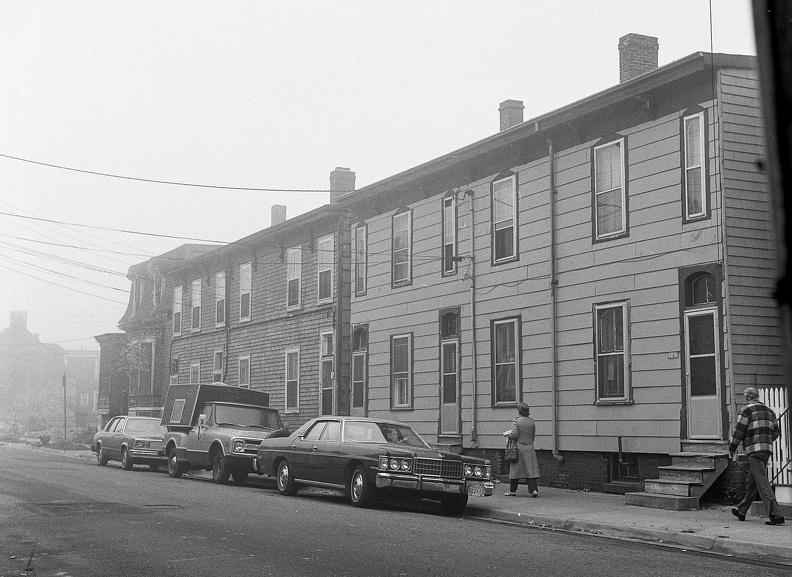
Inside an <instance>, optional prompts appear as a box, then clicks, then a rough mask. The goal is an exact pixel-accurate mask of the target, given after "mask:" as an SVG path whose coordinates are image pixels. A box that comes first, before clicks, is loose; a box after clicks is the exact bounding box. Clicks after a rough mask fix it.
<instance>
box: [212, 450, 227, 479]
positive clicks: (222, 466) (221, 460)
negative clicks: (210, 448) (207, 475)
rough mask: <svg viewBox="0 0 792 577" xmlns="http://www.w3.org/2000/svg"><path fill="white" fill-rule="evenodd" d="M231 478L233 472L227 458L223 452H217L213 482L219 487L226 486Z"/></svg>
mask: <svg viewBox="0 0 792 577" xmlns="http://www.w3.org/2000/svg"><path fill="white" fill-rule="evenodd" d="M230 477H231V470H230V469H229V467H228V463H227V462H226V458H225V456H224V455H223V452H222V451H217V452H216V453H215V455H214V459H212V482H213V483H217V484H218V485H225V484H226V483H228V479H229V478H230Z"/></svg>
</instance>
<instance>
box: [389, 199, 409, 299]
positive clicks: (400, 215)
mask: <svg viewBox="0 0 792 577" xmlns="http://www.w3.org/2000/svg"><path fill="white" fill-rule="evenodd" d="M401 221H404V222H405V225H404V226H403V227H402V226H401V224H397V223H400V222H401ZM397 226H398V231H399V232H397ZM391 230H392V238H391V284H392V285H393V286H402V285H408V284H410V283H411V282H412V210H405V211H402V212H397V213H396V214H394V215H393V217H392V218H391ZM402 231H403V232H402ZM402 233H403V234H404V246H400V247H398V248H397V246H396V245H397V238H398V237H397V235H399V236H400V235H401V234H402ZM403 254H404V255H406V258H404V260H402V261H401V262H397V258H398V255H403ZM401 265H404V268H405V273H404V275H403V276H397V272H396V271H397V267H398V266H401Z"/></svg>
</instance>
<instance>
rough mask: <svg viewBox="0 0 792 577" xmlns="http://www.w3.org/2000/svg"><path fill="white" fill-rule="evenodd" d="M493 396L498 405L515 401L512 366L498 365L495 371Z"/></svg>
mask: <svg viewBox="0 0 792 577" xmlns="http://www.w3.org/2000/svg"><path fill="white" fill-rule="evenodd" d="M495 395H496V401H497V402H499V403H503V402H508V401H514V400H516V399H517V394H516V382H515V375H514V365H513V364H509V365H500V366H498V367H497V369H496V370H495Z"/></svg>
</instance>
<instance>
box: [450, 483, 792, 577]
mask: <svg viewBox="0 0 792 577" xmlns="http://www.w3.org/2000/svg"><path fill="white" fill-rule="evenodd" d="M507 489H508V484H505V483H500V484H498V485H495V494H494V495H493V496H491V497H484V498H481V497H477V498H471V499H470V501H469V502H468V507H467V510H466V512H465V516H467V517H476V518H484V519H493V520H497V521H507V522H511V523H519V524H523V525H532V526H539V527H546V528H552V529H561V530H565V531H574V532H581V533H591V534H596V535H603V536H605V537H614V538H618V539H628V540H634V541H640V542H644V543H657V544H663V545H672V546H677V547H680V548H684V549H690V550H696V551H707V552H711V553H718V554H722V555H731V556H734V557H742V558H746V559H761V560H765V561H773V562H778V563H784V564H787V565H790V566H792V519H789V518H787V523H786V524H785V525H780V526H767V525H765V524H764V522H765V521H766V520H767V519H766V518H763V517H756V516H752V515H751V514H750V513H749V515H748V517H747V518H746V520H745V521H744V522H740V521H738V520H737V518H736V517H734V516H733V515H732V514H731V506H725V505H715V504H712V505H708V504H705V505H704V507H705V508H704V509H699V510H696V511H667V510H665V509H650V508H646V507H636V506H632V505H626V504H625V499H624V496H623V495H611V494H607V493H594V492H586V491H570V490H566V489H554V488H551V487H542V486H540V487H539V497H538V498H536V499H533V498H531V497H530V496H529V494H528V489H527V488H526V487H525V486H523V485H521V486H520V488H519V489H518V490H517V496H516V497H506V496H504V494H503V493H504V492H505V491H506V490H507Z"/></svg>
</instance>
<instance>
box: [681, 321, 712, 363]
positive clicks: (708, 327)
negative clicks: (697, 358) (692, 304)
mask: <svg viewBox="0 0 792 577" xmlns="http://www.w3.org/2000/svg"><path fill="white" fill-rule="evenodd" d="M688 339H690V354H691V355H705V354H711V353H714V352H715V329H714V320H713V318H712V315H701V316H691V317H688Z"/></svg>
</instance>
